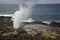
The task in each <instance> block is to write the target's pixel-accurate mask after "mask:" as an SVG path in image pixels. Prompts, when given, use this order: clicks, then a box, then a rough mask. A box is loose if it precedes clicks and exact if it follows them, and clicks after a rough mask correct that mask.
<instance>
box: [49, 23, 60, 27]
mask: <svg viewBox="0 0 60 40" xmlns="http://www.w3.org/2000/svg"><path fill="white" fill-rule="evenodd" d="M50 25H51V26H55V27H60V23H59V22H52V23H50Z"/></svg>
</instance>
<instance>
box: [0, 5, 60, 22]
mask: <svg viewBox="0 0 60 40" xmlns="http://www.w3.org/2000/svg"><path fill="white" fill-rule="evenodd" d="M17 10H19V5H18V4H0V15H1V14H2V15H6V14H8V15H10V14H14V12H16V11H17ZM31 13H32V15H31V16H30V18H32V19H33V20H35V21H60V4H35V5H34V6H33V7H32V12H31Z"/></svg>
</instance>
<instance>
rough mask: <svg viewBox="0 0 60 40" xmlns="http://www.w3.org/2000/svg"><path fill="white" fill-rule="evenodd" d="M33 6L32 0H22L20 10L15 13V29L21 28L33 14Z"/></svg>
mask: <svg viewBox="0 0 60 40" xmlns="http://www.w3.org/2000/svg"><path fill="white" fill-rule="evenodd" d="M32 6H33V1H32V0H20V3H19V10H18V11H16V12H15V15H14V17H15V19H14V22H13V25H14V28H15V29H17V28H20V24H21V23H22V22H23V21H24V20H26V19H27V18H28V17H29V16H30V15H31V10H32Z"/></svg>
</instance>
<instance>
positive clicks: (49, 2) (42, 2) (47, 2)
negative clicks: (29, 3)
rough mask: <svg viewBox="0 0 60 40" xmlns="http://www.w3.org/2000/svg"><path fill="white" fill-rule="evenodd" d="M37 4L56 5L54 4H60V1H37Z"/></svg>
mask: <svg viewBox="0 0 60 40" xmlns="http://www.w3.org/2000/svg"><path fill="white" fill-rule="evenodd" d="M35 3H38V4H54V3H60V0H35Z"/></svg>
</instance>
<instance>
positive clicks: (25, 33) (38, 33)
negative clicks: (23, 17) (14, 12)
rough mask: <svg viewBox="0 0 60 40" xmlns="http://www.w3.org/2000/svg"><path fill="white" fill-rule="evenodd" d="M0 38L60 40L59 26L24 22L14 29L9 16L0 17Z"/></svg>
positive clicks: (1, 39)
mask: <svg viewBox="0 0 60 40" xmlns="http://www.w3.org/2000/svg"><path fill="white" fill-rule="evenodd" d="M53 24H54V23H53ZM54 25H55V24H54ZM0 40H60V27H57V26H56V27H55V26H52V25H51V24H50V25H48V24H45V23H42V22H32V23H28V22H26V23H23V24H22V27H21V28H19V29H17V30H15V29H14V28H13V21H12V20H11V17H0Z"/></svg>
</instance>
